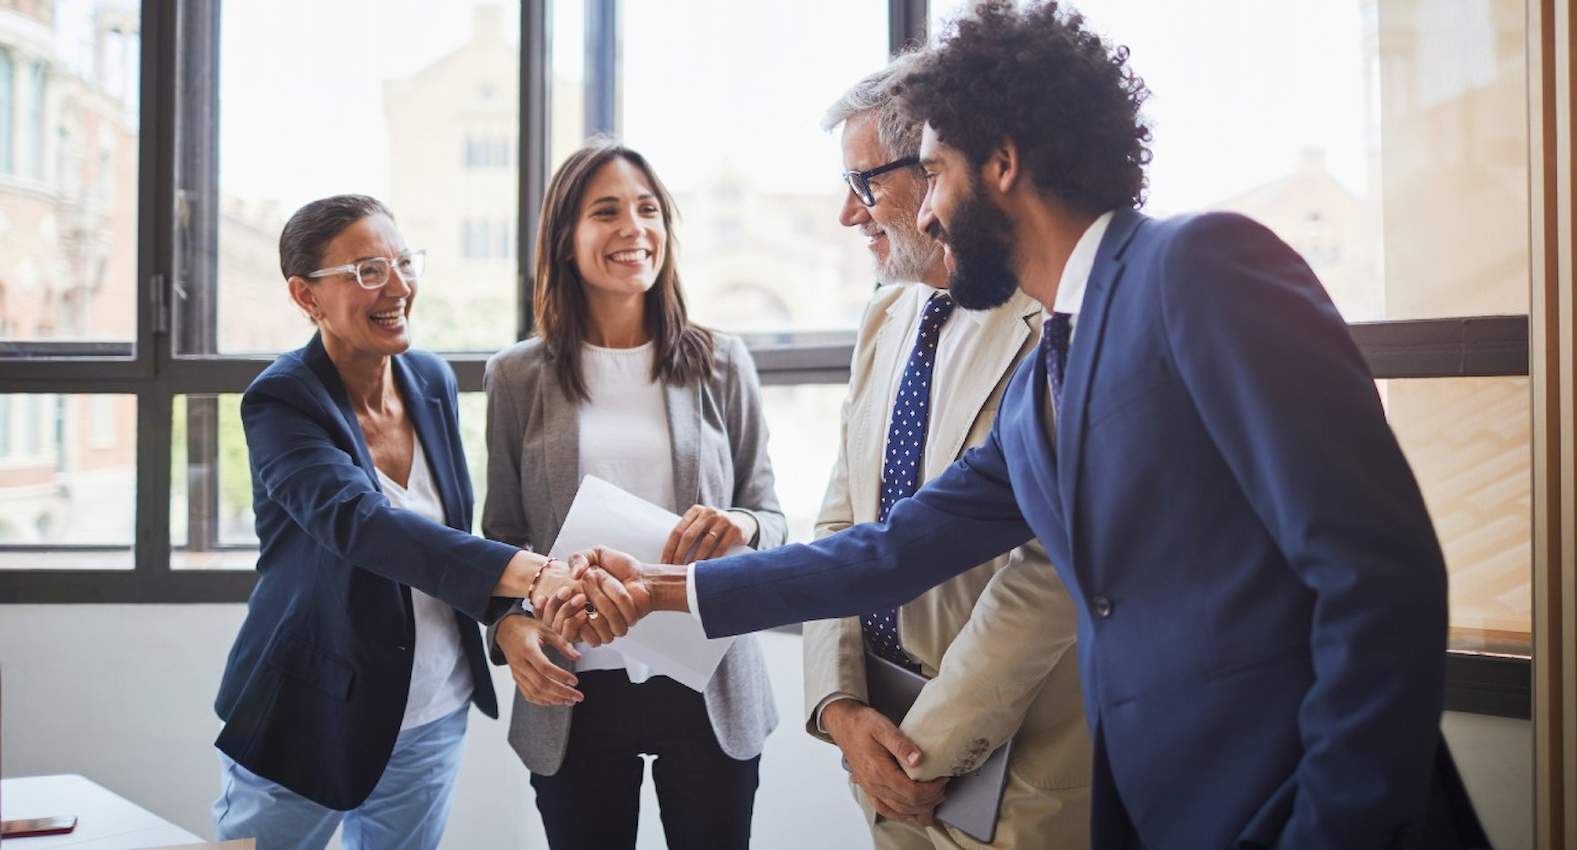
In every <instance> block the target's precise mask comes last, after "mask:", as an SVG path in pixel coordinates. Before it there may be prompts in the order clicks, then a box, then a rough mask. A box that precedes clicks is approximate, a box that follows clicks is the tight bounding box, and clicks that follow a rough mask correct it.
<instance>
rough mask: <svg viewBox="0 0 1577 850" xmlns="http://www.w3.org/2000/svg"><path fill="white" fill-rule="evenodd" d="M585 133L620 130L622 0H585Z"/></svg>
mask: <svg viewBox="0 0 1577 850" xmlns="http://www.w3.org/2000/svg"><path fill="white" fill-rule="evenodd" d="M585 4H586V6H585V9H586V16H585V21H586V25H585V45H584V46H585V51H586V65H585V76H586V83H585V101H584V103H585V110H584V122H583V124H584V126H583V129H584V135H585V136H586V137H587V138H590V137H592V136H595V135H597V134H599V133H607V134H610V135H614V136H617V135H618V133H619V125H620V120H619V119H620V115H619V111H620V110H619V91H620V79H619V77H620V58H621V57H620V55H619V54H620V44H619V34H620V33H619V30H620V29H621V27H622V22H621V21H620V15H619V0H585Z"/></svg>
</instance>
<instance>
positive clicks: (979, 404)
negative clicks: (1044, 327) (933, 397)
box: [925, 294, 1040, 480]
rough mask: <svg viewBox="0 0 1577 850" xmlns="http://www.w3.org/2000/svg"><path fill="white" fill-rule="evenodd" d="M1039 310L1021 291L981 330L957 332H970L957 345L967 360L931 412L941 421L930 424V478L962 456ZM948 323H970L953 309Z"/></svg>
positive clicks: (992, 313) (990, 314)
mask: <svg viewBox="0 0 1577 850" xmlns="http://www.w3.org/2000/svg"><path fill="white" fill-rule="evenodd" d="M1039 313H1040V304H1039V303H1038V302H1036V301H1035V300H1034V299H1032V298H1030V297H1029V296H1027V295H1023V294H1018V295H1015V296H1014V298H1013V300H1012V301H1009V302H1008V303H1007V304H1005V305H1003V306H1001V307H998V308H997V309H994V310H991V311H990V312H988V313H986V314H985V316H984V317H982V320H981V321H980V323H979V325H980V326H979V327H978V328H963V329H955V330H954V331H953V332H954V333H959V332H960V331H963V332H967V333H969V334H971V335H972V338H970V339H968V340H965V341H963V344H962V345H961V346H959V347H958V348H955V349H954V350H955V351H957V352H959V353H960V354H961V355H962V356H963V359H964V362H963V363H962V364H961V367H960V368H959V369H958V370H957V372H956V374H957V375H959V376H960V377H961V378H963V380H959V381H954V382H953V384H952V385H951V386H948V387H947V388H946V389H947V392H948V395H947V398H945V399H942V400H940V401H939V402H935V403H933V404H932V406H931V415H932V416H935V417H937V419H936V421H935V422H933V423H931V427H930V429H929V430H930V433H929V434H928V435H927V437H926V442H927V446H926V461H925V477H926V480H930V479H931V478H934V477H936V476H937V475H940V474H941V473H942V470H944V469H946V468H947V467H948V466H950V465H952V463H953V461H954V460H956V459H957V458H958V453H959V451H961V450H962V449H963V447H964V440H965V439H966V438H967V437H968V436H969V432H970V430H971V429H972V428H973V427H974V424H975V419H977V418H978V417H979V416H980V411H981V408H983V407H985V405H986V400H987V399H989V398H990V397H991V393H992V391H993V390H995V389H996V387H997V380H996V379H997V377H999V376H1001V375H1002V373H1003V372H1006V371H1007V370H1008V367H1009V366H1011V365H1012V364H1013V362H1014V361H1015V360H1017V359H1018V357H1019V353H1020V352H1021V351H1022V349H1023V347H1024V340H1025V339H1026V338H1027V337H1028V336H1029V335H1030V325H1029V322H1031V321H1033V320H1034V317H1035V316H1037V315H1039ZM950 321H954V322H959V321H963V322H968V321H971V319H970V318H969V317H967V316H961V315H958V313H957V312H955V313H954V314H953V318H952V319H951V320H950Z"/></svg>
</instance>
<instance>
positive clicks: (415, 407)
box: [393, 355, 469, 531]
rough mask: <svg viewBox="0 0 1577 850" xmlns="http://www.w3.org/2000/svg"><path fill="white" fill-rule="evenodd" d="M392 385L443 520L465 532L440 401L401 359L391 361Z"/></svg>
mask: <svg viewBox="0 0 1577 850" xmlns="http://www.w3.org/2000/svg"><path fill="white" fill-rule="evenodd" d="M393 371H394V382H395V385H396V386H398V387H399V388H400V397H401V398H402V399H403V400H404V401H405V415H406V416H409V417H410V418H411V426H412V427H413V428H414V429H415V430H416V439H418V440H421V441H422V453H423V454H425V455H427V467H428V469H429V470H430V471H431V472H432V475H433V481H434V482H436V483H437V484H438V497H439V498H440V499H442V500H443V503H444V519H445V521H447V522H448V523H449V525H450V527H452V528H458V529H460V530H462V531H468V530H469V529H467V528H465V525H464V523H463V522H462V521H461V520H462V519H463V517H462V516H461V510H460V482H459V478H458V477H457V476H456V475H455V468H454V457H453V456H452V455H450V453H449V441H448V439H446V433H445V431H444V427H443V400H442V399H441V398H439V397H438V396H437V395H436V394H434V393H432V392H431V388H430V386H429V385H428V383H427V380H426V378H424V377H423V376H422V375H420V374H418V373H417V371H416V370H415V369H413V368H411V364H410V363H409V362H407V361H406V359H405V357H404V356H401V355H396V356H395V358H394V366H393Z"/></svg>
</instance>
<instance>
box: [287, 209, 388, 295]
mask: <svg viewBox="0 0 1577 850" xmlns="http://www.w3.org/2000/svg"><path fill="white" fill-rule="evenodd" d="M374 215H386V216H388V217H389V219H390V220H391V221H392V220H393V219H394V213H391V212H389V208H388V207H386V206H384V205H383V202H382V201H379V200H378V199H377V198H372V197H368V196H367V195H333V196H330V197H327V198H322V199H319V200H316V201H313V202H312V203H310V204H307V205H306V206H304V207H302V208H301V209H299V210H296V212H295V214H294V215H292V216H291V217H290V220H289V221H287V222H285V229H284V230H282V231H280V234H279V270H280V271H281V272H283V273H284V275H285V277H286V279H289V278H292V277H296V276H298V275H299V276H301V277H305V276H307V275H308V274H311V273H312V272H315V271H317V270H318V269H320V268H322V267H323V251H324V250H325V249H326V248H328V245H329V243H330V242H333V241H334V237H336V236H338V235H340V234H341V233H344V232H345V228H347V227H350V226H351V225H353V224H355V223H356V222H358V221H361V220H362V219H364V218H367V217H368V216H374Z"/></svg>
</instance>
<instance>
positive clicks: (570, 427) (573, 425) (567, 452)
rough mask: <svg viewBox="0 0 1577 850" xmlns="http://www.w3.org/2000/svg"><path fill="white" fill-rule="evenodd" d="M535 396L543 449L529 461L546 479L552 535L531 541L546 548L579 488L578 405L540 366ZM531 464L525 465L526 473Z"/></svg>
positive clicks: (549, 371)
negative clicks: (540, 370)
mask: <svg viewBox="0 0 1577 850" xmlns="http://www.w3.org/2000/svg"><path fill="white" fill-rule="evenodd" d="M537 396H538V398H537V411H538V412H539V413H540V414H541V422H542V433H543V435H544V437H543V440H542V445H543V447H544V451H543V455H542V457H539V458H534V459H532V463H533V464H534V468H535V469H536V470H537V471H538V474H540V475H541V476H542V478H543V479H545V480H546V482H547V493H548V500H549V502H548V503H549V504H550V505H551V506H552V510H553V514H552V515H553V528H552V530H551V532H550V533H551V535H552V537H551V538H549V539H547V540H542V541H534V545H536V546H537V547H538V548H539V549H540V550H541V551H542V552H546V551H548V547H549V546H550V545H551V544H552V542H553V538H557V537H558V530H559V529H561V528H563V527H564V520H565V519H566V518H568V517H569V509H570V505H572V504H574V502H575V493H576V492H578V491H579V490H580V406H579V405H578V404H576V403H575V402H573V401H570V399H569V398H568V397H567V396H565V395H564V390H563V389H561V388H560V387H559V382H558V379H557V377H556V376H555V375H554V374H553V371H552V369H551V368H545V369H543V374H542V376H541V379H540V380H538V381H537ZM522 465H524V460H523V461H522ZM531 468H532V467H527V474H528V475H530V474H531V473H530V470H531Z"/></svg>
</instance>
